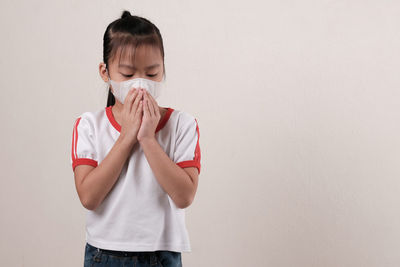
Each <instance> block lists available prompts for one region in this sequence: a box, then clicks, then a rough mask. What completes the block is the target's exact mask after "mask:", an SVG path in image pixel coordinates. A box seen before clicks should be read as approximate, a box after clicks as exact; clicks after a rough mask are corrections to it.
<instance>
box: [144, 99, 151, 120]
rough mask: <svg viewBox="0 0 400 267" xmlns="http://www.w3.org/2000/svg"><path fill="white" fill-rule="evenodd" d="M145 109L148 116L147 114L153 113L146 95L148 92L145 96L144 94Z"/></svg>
mask: <svg viewBox="0 0 400 267" xmlns="http://www.w3.org/2000/svg"><path fill="white" fill-rule="evenodd" d="M143 106H144V107H143V111H144V114H145V115H146V117H147V116H149V117H150V116H151V113H150V108H149V103H148V100H147V97H146V94H145V96H144V99H143Z"/></svg>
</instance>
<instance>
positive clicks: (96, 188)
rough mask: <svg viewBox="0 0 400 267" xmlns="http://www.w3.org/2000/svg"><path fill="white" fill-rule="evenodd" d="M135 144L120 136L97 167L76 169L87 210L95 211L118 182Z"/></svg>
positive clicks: (76, 181)
mask: <svg viewBox="0 0 400 267" xmlns="http://www.w3.org/2000/svg"><path fill="white" fill-rule="evenodd" d="M134 144H135V143H132V142H128V141H127V140H126V139H125V138H124V136H122V135H120V136H119V138H118V139H117V141H116V142H115V144H114V146H113V147H112V149H111V150H110V152H109V153H108V154H107V156H106V157H105V158H104V160H103V161H102V162H101V163H100V164H99V165H98V166H97V167H93V166H89V165H78V166H76V167H75V170H74V175H75V186H76V190H77V192H78V195H79V199H80V201H81V203H82V205H83V206H84V207H85V208H86V209H89V210H94V209H96V208H97V206H98V205H100V203H101V202H102V201H103V199H104V198H105V196H106V195H107V194H108V192H109V191H110V190H111V188H112V187H113V185H114V184H115V182H116V181H117V179H118V177H119V174H120V173H121V170H122V167H123V165H124V164H125V162H126V160H127V158H128V156H129V155H130V152H131V150H132V148H133V146H134Z"/></svg>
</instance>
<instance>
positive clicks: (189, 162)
mask: <svg viewBox="0 0 400 267" xmlns="http://www.w3.org/2000/svg"><path fill="white" fill-rule="evenodd" d="M176 165H178V166H179V167H181V168H187V167H196V168H197V170H198V171H199V174H200V168H201V165H200V162H199V161H195V160H186V161H181V162H178V163H176Z"/></svg>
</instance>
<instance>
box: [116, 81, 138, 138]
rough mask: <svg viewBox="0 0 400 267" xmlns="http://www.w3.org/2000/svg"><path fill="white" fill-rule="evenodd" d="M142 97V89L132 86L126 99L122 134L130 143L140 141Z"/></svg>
mask: <svg viewBox="0 0 400 267" xmlns="http://www.w3.org/2000/svg"><path fill="white" fill-rule="evenodd" d="M142 97H143V92H142V90H139V89H136V88H132V89H131V90H129V92H128V95H127V96H126V98H125V101H124V105H123V109H122V118H121V136H122V137H123V138H126V140H128V142H129V143H130V144H132V143H133V144H135V143H136V142H137V141H138V139H137V133H138V131H139V128H140V124H141V121H142V116H143V105H142V103H141V102H142V100H141V99H142Z"/></svg>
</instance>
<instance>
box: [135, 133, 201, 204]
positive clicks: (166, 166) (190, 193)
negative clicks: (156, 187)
mask: <svg viewBox="0 0 400 267" xmlns="http://www.w3.org/2000/svg"><path fill="white" fill-rule="evenodd" d="M140 145H141V147H142V148H143V151H144V154H145V156H146V158H147V161H148V162H149V165H150V167H151V169H152V170H153V173H154V175H155V177H156V179H157V180H158V182H159V184H160V185H161V187H162V188H163V189H164V191H165V192H166V193H167V194H168V195H169V196H170V197H171V199H172V200H173V201H174V203H175V204H176V206H177V207H179V208H181V209H184V208H186V207H188V206H189V205H190V204H191V203H192V201H193V199H194V195H195V192H196V189H197V178H198V171H197V168H195V167H189V168H185V169H182V168H181V167H179V166H178V165H176V164H175V162H173V161H172V160H171V159H170V158H169V157H168V155H167V154H166V153H165V151H164V150H163V149H162V147H161V146H160V144H159V143H158V142H157V140H156V139H155V138H154V137H152V138H145V139H142V140H141V141H140Z"/></svg>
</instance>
